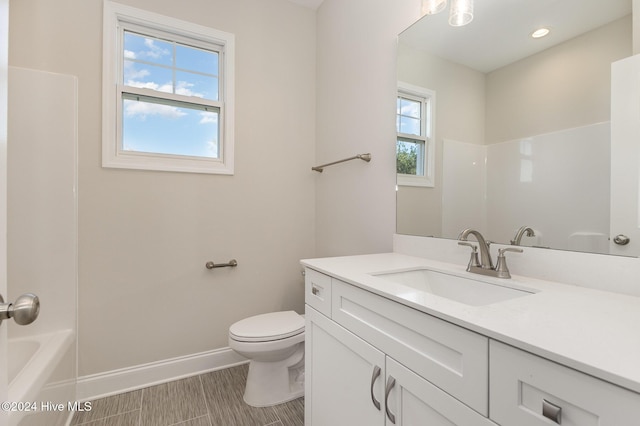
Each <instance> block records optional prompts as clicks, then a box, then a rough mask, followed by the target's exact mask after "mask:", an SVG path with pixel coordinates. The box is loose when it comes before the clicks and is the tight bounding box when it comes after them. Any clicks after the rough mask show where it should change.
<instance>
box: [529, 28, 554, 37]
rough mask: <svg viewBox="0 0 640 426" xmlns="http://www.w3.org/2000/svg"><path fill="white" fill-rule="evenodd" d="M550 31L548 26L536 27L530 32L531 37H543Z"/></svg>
mask: <svg viewBox="0 0 640 426" xmlns="http://www.w3.org/2000/svg"><path fill="white" fill-rule="evenodd" d="M550 32H551V30H550V29H549V28H546V27H543V28H538V29H537V30H535V31H534V32H532V33H531V37H533V38H541V37H544V36H546V35H548V34H549V33H550Z"/></svg>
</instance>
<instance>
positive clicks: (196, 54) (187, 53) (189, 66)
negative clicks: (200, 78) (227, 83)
mask: <svg viewBox="0 0 640 426" xmlns="http://www.w3.org/2000/svg"><path fill="white" fill-rule="evenodd" d="M176 67H178V68H182V69H184V70H187V71H198V72H201V73H205V74H209V75H212V76H217V75H218V74H219V73H218V53H217V52H209V51H207V50H202V49H198V48H195V47H190V46H184V45H181V44H177V45H176Z"/></svg>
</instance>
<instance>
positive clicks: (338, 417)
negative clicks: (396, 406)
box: [305, 305, 385, 426]
mask: <svg viewBox="0 0 640 426" xmlns="http://www.w3.org/2000/svg"><path fill="white" fill-rule="evenodd" d="M305 358H306V361H305V363H306V371H305V394H306V395H307V397H306V399H305V425H307V426H341V425H344V426H353V425H367V426H376V425H380V426H382V425H384V377H385V371H384V367H385V365H384V362H385V355H384V354H383V353H382V352H380V351H379V350H377V349H375V348H374V347H373V346H371V345H369V344H368V343H366V342H365V341H363V340H362V339H360V338H358V337H357V336H355V335H354V334H352V333H351V332H349V331H347V330H345V329H344V328H342V327H340V326H339V325H337V324H336V323H334V322H333V321H331V320H330V319H328V318H327V317H325V316H324V315H322V314H320V313H319V312H318V311H316V310H315V309H313V308H311V307H310V306H309V305H306V331H305ZM376 403H377V404H378V407H377V406H376Z"/></svg>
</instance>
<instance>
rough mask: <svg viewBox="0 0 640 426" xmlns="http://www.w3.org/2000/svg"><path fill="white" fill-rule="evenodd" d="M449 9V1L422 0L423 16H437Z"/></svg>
mask: <svg viewBox="0 0 640 426" xmlns="http://www.w3.org/2000/svg"><path fill="white" fill-rule="evenodd" d="M445 7H447V0H422V16H424V15H435V14H436V13H440V12H442V11H443V10H444V8H445Z"/></svg>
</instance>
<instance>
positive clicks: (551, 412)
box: [542, 399, 562, 424]
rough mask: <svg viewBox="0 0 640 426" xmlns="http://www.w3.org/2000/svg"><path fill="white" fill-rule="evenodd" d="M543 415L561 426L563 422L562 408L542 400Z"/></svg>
mask: <svg viewBox="0 0 640 426" xmlns="http://www.w3.org/2000/svg"><path fill="white" fill-rule="evenodd" d="M542 415H543V416H545V417H546V418H548V419H549V420H551V421H553V422H556V423H557V424H561V422H562V407H560V406H558V405H556V404H553V403H551V402H549V401H547V400H546V399H543V400H542Z"/></svg>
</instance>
